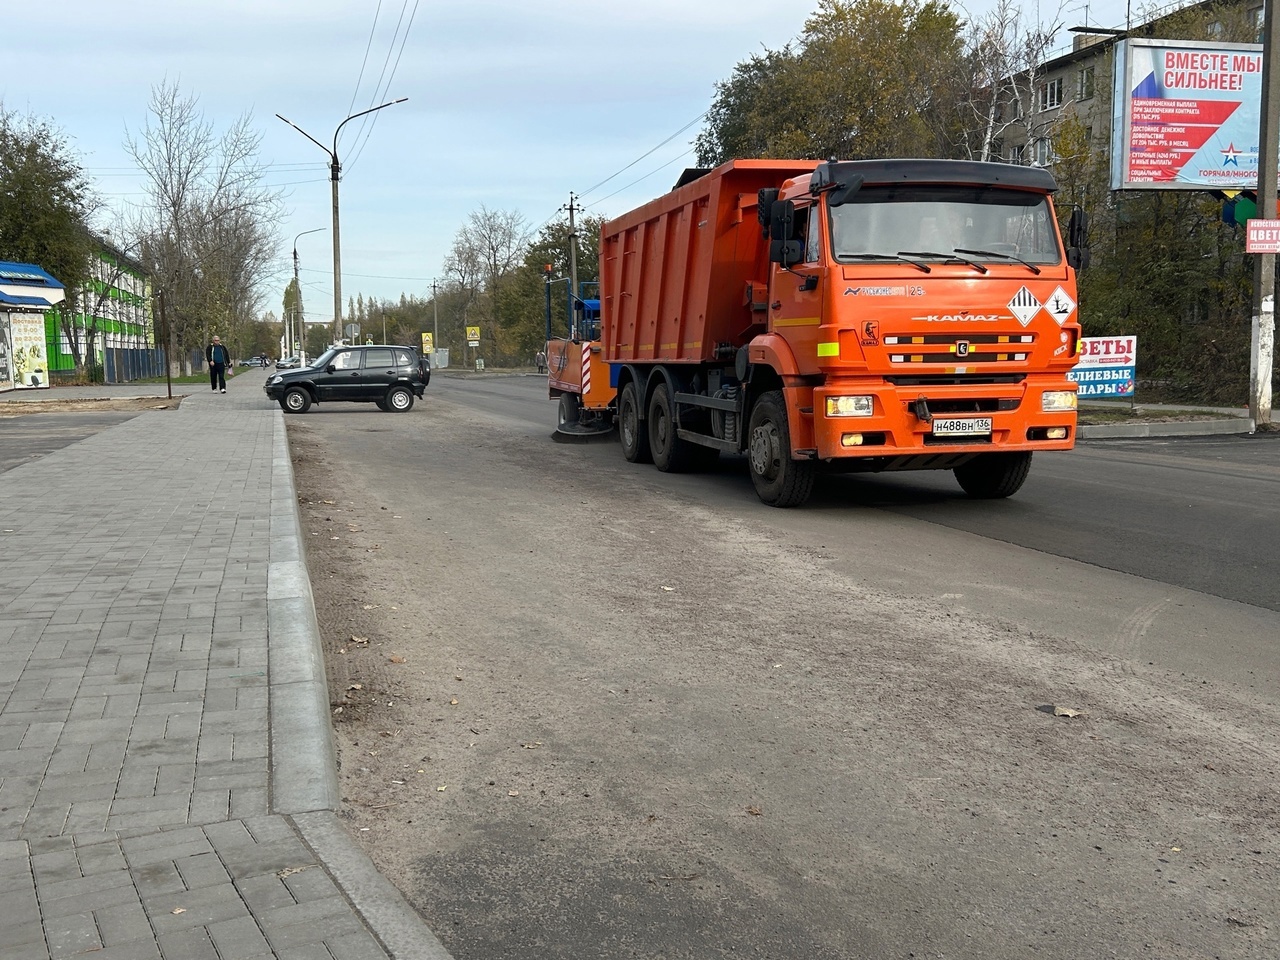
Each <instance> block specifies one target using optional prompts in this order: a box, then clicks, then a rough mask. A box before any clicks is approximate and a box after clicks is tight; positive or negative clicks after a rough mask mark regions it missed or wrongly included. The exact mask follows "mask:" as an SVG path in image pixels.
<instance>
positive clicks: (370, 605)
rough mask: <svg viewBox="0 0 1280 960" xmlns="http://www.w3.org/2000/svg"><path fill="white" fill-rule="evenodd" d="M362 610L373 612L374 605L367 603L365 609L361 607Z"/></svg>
mask: <svg viewBox="0 0 1280 960" xmlns="http://www.w3.org/2000/svg"><path fill="white" fill-rule="evenodd" d="M360 609H361V610H372V609H373V604H372V603H366V604H365V605H364V606H363V607H361V608H360Z"/></svg>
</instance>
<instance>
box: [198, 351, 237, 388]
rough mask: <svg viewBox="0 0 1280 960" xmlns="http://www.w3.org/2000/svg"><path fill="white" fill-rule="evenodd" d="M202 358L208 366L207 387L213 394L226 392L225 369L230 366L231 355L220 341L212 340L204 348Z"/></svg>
mask: <svg viewBox="0 0 1280 960" xmlns="http://www.w3.org/2000/svg"><path fill="white" fill-rule="evenodd" d="M204 358H205V360H206V361H207V362H208V364H209V386H210V387H212V388H213V392H214V393H217V392H218V391H219V390H221V391H222V392H223V393H226V392H227V367H228V366H229V365H230V364H231V353H230V351H228V350H227V348H226V347H224V346H223V345H222V340H221V339H219V338H218V337H214V338H213V342H211V343H210V344H209V346H207V347H205V351H204Z"/></svg>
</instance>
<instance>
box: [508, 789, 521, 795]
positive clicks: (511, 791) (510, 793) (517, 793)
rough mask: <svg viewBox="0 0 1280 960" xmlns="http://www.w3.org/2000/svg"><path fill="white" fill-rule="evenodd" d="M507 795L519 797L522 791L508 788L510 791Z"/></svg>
mask: <svg viewBox="0 0 1280 960" xmlns="http://www.w3.org/2000/svg"><path fill="white" fill-rule="evenodd" d="M507 796H508V797H518V796H520V791H519V790H508V791H507Z"/></svg>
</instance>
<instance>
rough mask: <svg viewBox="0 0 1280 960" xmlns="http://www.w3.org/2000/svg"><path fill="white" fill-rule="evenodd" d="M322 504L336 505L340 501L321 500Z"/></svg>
mask: <svg viewBox="0 0 1280 960" xmlns="http://www.w3.org/2000/svg"><path fill="white" fill-rule="evenodd" d="M320 502H321V503H328V504H334V503H337V502H338V501H337V500H321V501H320Z"/></svg>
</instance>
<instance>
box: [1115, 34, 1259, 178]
mask: <svg viewBox="0 0 1280 960" xmlns="http://www.w3.org/2000/svg"><path fill="white" fill-rule="evenodd" d="M1115 49H1116V72H1115V100H1114V103H1115V108H1114V114H1113V116H1112V131H1111V133H1112V136H1111V189H1113V190H1135V189H1136V190H1205V189H1212V190H1242V189H1246V188H1253V187H1256V186H1257V181H1258V132H1259V130H1260V129H1261V103H1262V44H1259V43H1210V42H1195V41H1189V40H1124V41H1121V42H1120V43H1118V44H1116V48H1115Z"/></svg>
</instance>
